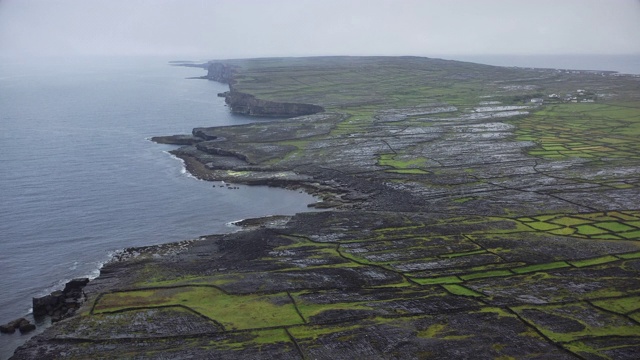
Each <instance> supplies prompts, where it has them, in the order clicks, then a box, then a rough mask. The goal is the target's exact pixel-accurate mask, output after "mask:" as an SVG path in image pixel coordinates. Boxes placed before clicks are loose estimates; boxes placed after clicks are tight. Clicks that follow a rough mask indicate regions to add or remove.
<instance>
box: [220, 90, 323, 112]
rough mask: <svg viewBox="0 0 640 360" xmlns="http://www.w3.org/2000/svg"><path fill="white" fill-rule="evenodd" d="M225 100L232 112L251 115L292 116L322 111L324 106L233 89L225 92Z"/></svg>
mask: <svg viewBox="0 0 640 360" xmlns="http://www.w3.org/2000/svg"><path fill="white" fill-rule="evenodd" d="M225 102H226V103H227V105H229V107H230V108H231V111H233V112H234V113H238V114H244V115H253V116H282V117H293V116H302V115H311V114H315V113H319V112H323V111H324V108H323V107H322V106H318V105H312V104H299V103H284V102H276V101H268V100H261V99H258V98H256V97H255V96H253V95H251V94H246V93H242V92H239V91H234V90H233V89H232V90H231V91H230V92H228V93H227V94H226V96H225Z"/></svg>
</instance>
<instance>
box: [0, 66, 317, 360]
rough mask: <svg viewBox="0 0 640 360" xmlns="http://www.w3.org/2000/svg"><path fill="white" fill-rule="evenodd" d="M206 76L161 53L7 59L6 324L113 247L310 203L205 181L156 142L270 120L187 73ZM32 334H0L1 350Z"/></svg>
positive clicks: (2, 249)
mask: <svg viewBox="0 0 640 360" xmlns="http://www.w3.org/2000/svg"><path fill="white" fill-rule="evenodd" d="M204 74H205V71H204V70H203V69H198V68H186V67H176V66H169V65H168V63H167V59H159V58H128V59H117V58H90V59H76V60H73V61H71V60H68V59H46V60H37V61H36V60H29V61H15V60H6V59H5V60H1V61H0V323H6V322H8V321H11V320H14V319H16V318H18V317H21V316H25V315H27V314H28V313H29V311H30V307H31V298H32V297H34V296H41V295H44V294H46V293H49V292H51V291H53V290H55V289H60V288H61V287H63V285H64V283H65V282H66V281H68V280H70V279H72V278H75V277H81V276H95V275H97V274H98V269H99V267H100V265H101V264H102V263H103V262H105V261H106V260H108V259H109V256H110V254H111V253H113V252H114V251H116V250H119V249H123V248H126V247H132V246H144V245H152V244H159V243H166V242H172V241H179V240H185V239H193V238H197V237H198V236H200V235H206V234H213V233H222V232H229V231H233V230H235V227H233V226H231V225H228V223H229V222H231V221H234V220H238V219H242V218H249V217H258V216H264V215H270V214H294V213H296V212H302V211H308V208H307V204H309V203H312V202H315V201H316V200H315V199H314V198H313V197H311V196H309V195H307V194H300V193H299V192H296V191H289V190H283V189H276V188H268V187H247V186H240V189H238V190H229V189H227V188H221V187H219V186H214V184H212V183H210V182H204V181H199V180H196V179H194V178H192V177H190V176H189V175H188V174H186V173H185V171H184V167H183V166H182V163H181V161H180V160H178V159H176V158H173V157H172V156H171V155H169V154H168V153H167V151H168V150H170V149H172V148H174V147H173V146H169V145H158V144H155V143H152V142H151V141H148V140H147V138H148V137H151V136H154V135H171V134H187V133H190V132H191V129H192V128H194V127H197V126H221V125H234V124H242V123H248V122H251V121H266V120H264V119H263V120H260V119H253V118H247V117H241V116H236V115H232V114H230V113H229V111H228V109H227V108H226V107H225V105H224V100H223V99H222V98H219V97H217V96H216V94H217V93H219V92H223V91H227V90H228V88H227V86H226V85H223V84H219V83H216V82H212V81H206V80H193V79H186V78H187V77H194V76H201V75H204ZM42 328H43V327H40V329H42ZM27 338H28V337H27V336H24V335H20V334H19V332H16V333H15V334H12V335H6V334H1V335H0V358H3V359H4V358H7V357H8V356H10V355H11V354H12V353H13V350H14V349H15V348H16V347H17V346H18V345H20V344H21V343H22V342H24V341H26V339H27Z"/></svg>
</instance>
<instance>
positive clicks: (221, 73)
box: [207, 63, 234, 84]
mask: <svg viewBox="0 0 640 360" xmlns="http://www.w3.org/2000/svg"><path fill="white" fill-rule="evenodd" d="M233 73H234V69H233V67H232V66H230V65H227V64H223V63H210V64H209V67H208V68H207V79H209V80H213V81H217V82H221V83H223V84H231V83H232V82H233Z"/></svg>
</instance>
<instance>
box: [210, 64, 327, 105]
mask: <svg viewBox="0 0 640 360" xmlns="http://www.w3.org/2000/svg"><path fill="white" fill-rule="evenodd" d="M235 73H236V68H235V67H234V66H231V65H229V64H225V63H220V62H213V63H210V64H209V67H208V68H207V76H206V78H207V79H209V80H213V81H218V82H221V83H224V84H229V89H230V91H228V92H225V93H221V94H219V95H220V96H223V97H224V98H225V103H227V105H229V107H230V108H231V111H232V112H234V113H237V114H243V115H249V116H268V117H296V116H303V115H312V114H317V113H320V112H324V108H323V107H322V106H319V105H313V104H302V103H289V102H277V101H269V100H263V99H258V98H256V97H255V96H253V95H251V94H247V93H243V92H240V91H237V90H235V89H234V86H233V85H234V83H235V80H234V74H235Z"/></svg>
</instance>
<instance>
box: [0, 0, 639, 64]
mask: <svg viewBox="0 0 640 360" xmlns="http://www.w3.org/2000/svg"><path fill="white" fill-rule="evenodd" d="M0 53H1V54H2V55H19V56H23V55H28V56H34V55H95V54H98V55H167V56H190V57H199V58H235V57H258V56H304V55H423V56H430V55H439V54H458V55H473V54H572V53H573V54H629V53H636V54H637V53H640V0H535V1H534V0H531V1H529V0H394V1H391V0H215V1H214V0H0Z"/></svg>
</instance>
